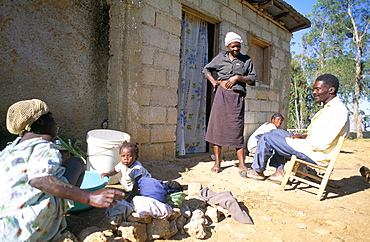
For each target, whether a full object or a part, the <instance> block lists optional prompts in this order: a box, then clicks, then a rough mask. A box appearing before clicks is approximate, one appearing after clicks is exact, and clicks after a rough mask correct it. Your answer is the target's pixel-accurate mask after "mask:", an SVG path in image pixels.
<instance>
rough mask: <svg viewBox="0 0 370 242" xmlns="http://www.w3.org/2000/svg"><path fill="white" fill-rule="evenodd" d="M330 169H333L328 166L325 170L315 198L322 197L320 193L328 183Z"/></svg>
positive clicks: (319, 198)
mask: <svg viewBox="0 0 370 242" xmlns="http://www.w3.org/2000/svg"><path fill="white" fill-rule="evenodd" d="M332 171H333V168H328V169H327V170H326V171H325V175H324V177H323V178H322V180H321V183H320V187H319V191H318V193H317V199H318V200H319V201H321V199H322V195H323V193H324V191H325V188H326V186H327V185H328V182H329V178H330V175H331V173H332Z"/></svg>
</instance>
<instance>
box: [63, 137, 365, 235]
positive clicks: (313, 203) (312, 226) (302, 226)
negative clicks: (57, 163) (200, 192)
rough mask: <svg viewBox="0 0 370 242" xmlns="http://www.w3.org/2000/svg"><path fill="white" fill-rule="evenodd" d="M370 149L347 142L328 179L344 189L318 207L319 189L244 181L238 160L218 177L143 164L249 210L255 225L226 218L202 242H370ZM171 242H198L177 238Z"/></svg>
mask: <svg viewBox="0 0 370 242" xmlns="http://www.w3.org/2000/svg"><path fill="white" fill-rule="evenodd" d="M369 147H370V140H369V139H359V140H346V141H345V143H344V145H343V147H342V149H341V153H340V155H339V159H338V161H337V163H336V165H335V170H334V172H333V174H332V176H331V178H330V180H334V183H335V184H337V185H338V184H339V185H340V187H339V188H333V187H328V188H327V190H328V194H327V196H326V197H325V199H324V200H323V201H320V202H318V201H317V200H316V197H315V194H314V193H313V192H315V191H316V190H317V189H316V188H312V187H308V186H306V185H303V184H298V185H295V186H288V190H286V191H282V190H281V189H280V186H279V185H277V184H274V183H271V182H269V181H255V180H251V179H246V178H242V177H240V176H239V175H238V168H237V161H235V160H226V161H224V162H222V168H223V169H222V172H220V173H218V174H215V173H211V172H210V169H211V167H212V165H213V162H211V161H210V162H196V161H189V159H186V160H184V161H181V160H176V161H172V162H169V161H168V162H164V161H163V162H147V163H145V162H144V166H145V167H146V168H147V169H148V170H149V171H150V172H151V173H152V175H153V177H155V178H157V179H161V180H164V181H167V180H177V181H178V182H180V184H182V185H184V187H185V188H186V187H187V184H189V183H191V182H197V183H201V184H202V185H203V187H209V188H210V189H211V190H213V191H215V192H222V191H232V193H233V195H234V196H235V197H236V198H237V199H238V201H239V202H243V203H244V205H245V206H246V207H247V208H248V210H249V214H250V216H251V217H252V219H253V221H254V225H245V224H241V223H238V222H237V221H235V220H233V219H232V218H226V219H224V220H222V221H220V222H218V223H213V224H211V225H209V226H208V227H207V229H208V231H209V232H210V233H209V234H210V236H209V237H208V238H207V239H204V241H370V206H369V201H370V183H364V181H363V177H362V176H361V175H360V172H359V169H360V167H361V166H367V167H369V168H370V161H369V157H370V149H369ZM247 164H248V163H247ZM248 165H250V164H248ZM272 172H273V170H268V171H267V174H268V173H272ZM104 211H105V210H104V209H98V208H93V209H91V210H88V211H85V212H81V213H78V214H73V215H70V216H67V222H68V225H69V228H70V230H72V232H73V233H74V234H75V235H76V236H77V235H78V233H79V232H80V231H81V230H82V229H83V228H85V227H89V226H93V225H95V224H97V223H98V222H99V221H100V220H101V219H102V218H103V217H104ZM173 240H175V241H176V240H178V241H180V240H181V241H196V239H193V238H191V237H188V236H184V235H181V234H179V233H178V234H177V235H176V236H175V237H173V238H171V241H173ZM162 241H164V240H162Z"/></svg>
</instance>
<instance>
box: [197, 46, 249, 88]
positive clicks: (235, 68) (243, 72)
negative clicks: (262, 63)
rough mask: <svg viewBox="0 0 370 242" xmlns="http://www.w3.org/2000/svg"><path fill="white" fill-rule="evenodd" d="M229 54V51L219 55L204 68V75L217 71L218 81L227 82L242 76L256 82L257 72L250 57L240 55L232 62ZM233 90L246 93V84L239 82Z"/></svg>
mask: <svg viewBox="0 0 370 242" xmlns="http://www.w3.org/2000/svg"><path fill="white" fill-rule="evenodd" d="M228 54H229V52H228V51H226V52H222V53H220V54H218V55H217V56H216V57H215V58H213V60H212V61H211V62H210V63H208V64H207V65H206V66H205V67H204V68H203V73H205V74H206V73H209V74H211V73H212V71H216V73H217V75H218V78H217V80H218V81H222V80H227V79H229V78H230V77H232V76H235V75H240V76H248V77H249V78H250V79H251V81H252V82H254V81H255V79H256V72H255V70H254V67H253V63H252V60H251V58H250V56H248V55H243V54H241V53H239V55H238V56H237V57H235V59H234V60H232V61H231V60H230V58H229V56H228ZM232 89H233V90H236V91H241V92H244V93H246V83H244V82H237V83H236V84H235V85H234V86H233V87H232Z"/></svg>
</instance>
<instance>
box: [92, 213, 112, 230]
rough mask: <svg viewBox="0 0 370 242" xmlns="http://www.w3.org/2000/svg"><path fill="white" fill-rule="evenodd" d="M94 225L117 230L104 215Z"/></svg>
mask: <svg viewBox="0 0 370 242" xmlns="http://www.w3.org/2000/svg"><path fill="white" fill-rule="evenodd" d="M96 225H97V226H98V227H101V228H106V229H111V230H112V231H117V226H116V225H113V224H111V223H110V221H109V218H108V216H104V217H103V218H102V220H100V221H99V222H98V223H97V224H96Z"/></svg>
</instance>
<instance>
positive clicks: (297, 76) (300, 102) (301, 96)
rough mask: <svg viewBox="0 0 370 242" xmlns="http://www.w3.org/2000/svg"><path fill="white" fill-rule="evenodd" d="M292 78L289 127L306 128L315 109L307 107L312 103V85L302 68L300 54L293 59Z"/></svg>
mask: <svg viewBox="0 0 370 242" xmlns="http://www.w3.org/2000/svg"><path fill="white" fill-rule="evenodd" d="M291 67H292V79H291V82H290V102H289V110H288V116H289V119H288V128H289V129H305V128H307V126H308V125H309V123H310V117H311V116H312V115H313V112H314V111H315V109H307V107H309V106H311V105H312V101H313V100H312V98H310V97H311V96H310V95H311V94H310V87H308V85H307V80H306V77H305V75H304V72H303V69H302V63H301V61H300V59H299V57H298V56H296V58H293V59H292V62H291Z"/></svg>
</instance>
